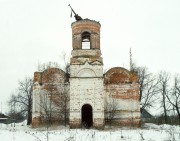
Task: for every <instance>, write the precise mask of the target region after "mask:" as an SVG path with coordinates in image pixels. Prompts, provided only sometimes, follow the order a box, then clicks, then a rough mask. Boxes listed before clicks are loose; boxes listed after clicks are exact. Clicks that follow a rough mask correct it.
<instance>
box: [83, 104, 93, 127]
mask: <svg viewBox="0 0 180 141" xmlns="http://www.w3.org/2000/svg"><path fill="white" fill-rule="evenodd" d="M92 116H93V115H92V107H91V105H89V104H85V105H83V106H82V109H81V124H82V126H84V127H85V128H90V127H91V126H92V125H93V120H92V118H93V117H92Z"/></svg>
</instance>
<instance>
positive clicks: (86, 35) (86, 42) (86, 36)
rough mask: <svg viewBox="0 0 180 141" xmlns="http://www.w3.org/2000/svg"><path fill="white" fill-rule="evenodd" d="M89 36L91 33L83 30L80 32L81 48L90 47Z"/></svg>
mask: <svg viewBox="0 0 180 141" xmlns="http://www.w3.org/2000/svg"><path fill="white" fill-rule="evenodd" d="M90 36H91V34H90V33H89V32H84V33H83V34H82V49H90V48H91V43H90Z"/></svg>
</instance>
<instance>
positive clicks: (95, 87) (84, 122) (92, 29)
mask: <svg viewBox="0 0 180 141" xmlns="http://www.w3.org/2000/svg"><path fill="white" fill-rule="evenodd" d="M100 27H101V24H100V23H99V22H97V21H94V20H89V19H80V20H77V21H75V22H74V23H72V24H71V28H72V52H71V55H72V56H71V58H70V68H69V69H70V70H69V73H67V72H64V71H63V70H61V69H60V68H48V69H46V70H45V71H43V72H35V73H34V88H33V111H32V126H37V125H40V124H43V123H44V122H46V121H47V120H48V121H51V122H52V123H62V124H63V123H64V122H66V123H67V124H69V126H70V128H81V127H82V126H85V127H87V128H90V127H93V128H98V129H103V128H104V126H105V124H106V123H108V122H111V123H112V124H115V125H119V126H132V125H133V126H139V125H140V101H139V84H138V76H137V74H136V73H134V72H130V71H128V70H127V69H125V68H122V67H115V68H111V69H110V70H108V71H107V72H106V73H103V63H104V62H103V58H102V57H101V47H100Z"/></svg>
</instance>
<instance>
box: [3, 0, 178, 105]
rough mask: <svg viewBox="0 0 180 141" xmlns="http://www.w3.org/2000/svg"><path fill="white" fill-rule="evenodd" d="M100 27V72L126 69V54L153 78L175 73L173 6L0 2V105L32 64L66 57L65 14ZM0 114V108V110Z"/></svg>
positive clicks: (93, 0) (112, 0)
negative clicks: (102, 67) (154, 75)
mask: <svg viewBox="0 0 180 141" xmlns="http://www.w3.org/2000/svg"><path fill="white" fill-rule="evenodd" d="M68 4H71V6H72V7H73V8H74V10H75V12H76V13H77V14H79V15H80V16H81V17H82V18H89V19H92V20H96V21H99V22H100V23H101V50H102V57H103V59H104V68H105V69H106V68H111V67H116V66H121V67H125V68H127V69H129V49H130V48H132V54H133V59H134V60H135V62H136V63H137V64H138V65H139V66H147V67H148V68H149V70H150V71H151V72H153V73H155V74H156V73H158V72H159V71H161V70H165V71H168V72H170V73H172V74H175V73H180V63H179V61H180V1H179V0H89V1H87V0H0V102H1V103H2V104H5V102H6V101H7V99H8V98H9V96H10V95H11V93H12V92H14V91H15V89H16V88H17V86H18V80H23V79H24V78H25V77H26V76H33V73H34V72H35V71H36V70H37V65H38V62H40V63H45V62H48V61H53V62H58V63H60V64H63V62H62V60H61V57H60V56H61V53H62V52H66V53H67V54H70V53H71V50H72V40H71V38H72V37H71V35H72V33H71V23H72V22H74V21H75V19H74V18H70V13H71V10H70V8H69V7H68ZM1 108H2V107H1Z"/></svg>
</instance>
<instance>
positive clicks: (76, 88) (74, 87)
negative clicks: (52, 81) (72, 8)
mask: <svg viewBox="0 0 180 141" xmlns="http://www.w3.org/2000/svg"><path fill="white" fill-rule="evenodd" d="M71 27H72V46H73V50H72V53H71V54H72V57H71V60H70V127H71V128H79V127H82V126H84V127H86V128H90V127H94V128H103V127H104V85H103V79H104V78H103V59H102V57H101V50H100V27H101V25H100V23H99V22H96V21H93V20H89V19H83V20H79V21H76V22H74V23H72V25H71ZM86 111H87V112H88V114H89V115H91V116H90V117H89V116H87V113H86ZM91 112H92V113H91ZM86 117H87V118H86Z"/></svg>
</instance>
